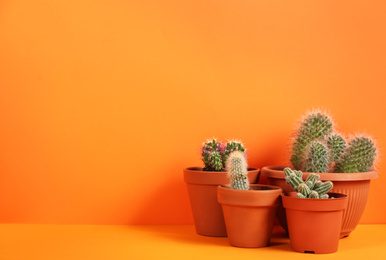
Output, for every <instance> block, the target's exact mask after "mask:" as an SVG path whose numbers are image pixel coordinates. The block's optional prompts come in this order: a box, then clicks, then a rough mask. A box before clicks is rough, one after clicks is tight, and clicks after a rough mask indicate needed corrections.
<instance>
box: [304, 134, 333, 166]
mask: <svg viewBox="0 0 386 260" xmlns="http://www.w3.org/2000/svg"><path fill="white" fill-rule="evenodd" d="M305 156H306V157H305V163H304V171H306V172H318V173H321V172H327V171H328V167H329V165H330V157H329V151H328V148H327V146H326V145H325V144H324V143H322V142H320V141H313V142H311V144H310V145H309V147H308V148H307V152H306V155H305Z"/></svg>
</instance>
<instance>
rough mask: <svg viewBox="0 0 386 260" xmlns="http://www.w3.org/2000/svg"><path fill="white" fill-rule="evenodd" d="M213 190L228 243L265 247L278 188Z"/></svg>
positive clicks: (223, 188)
mask: <svg viewBox="0 0 386 260" xmlns="http://www.w3.org/2000/svg"><path fill="white" fill-rule="evenodd" d="M217 191H218V192H217V196H218V202H219V203H220V204H221V205H222V209H223V212H224V218H225V224H226V229H227V231H228V240H229V243H230V244H231V245H232V246H237V247H263V246H268V245H269V241H270V239H271V234H272V228H273V222H274V220H275V215H276V209H277V207H278V206H279V205H280V194H282V189H280V188H279V187H274V186H269V185H260V184H251V187H250V189H249V190H235V189H231V188H229V187H224V186H219V187H218V188H217Z"/></svg>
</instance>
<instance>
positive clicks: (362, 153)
mask: <svg viewBox="0 0 386 260" xmlns="http://www.w3.org/2000/svg"><path fill="white" fill-rule="evenodd" d="M376 156H377V149H376V146H375V144H374V141H373V140H372V139H371V138H370V137H367V136H357V137H354V138H353V139H351V140H350V142H349V144H348V146H347V149H346V151H345V152H344V153H343V155H342V156H341V158H339V160H338V161H337V163H336V166H335V172H367V171H370V170H371V168H372V166H373V164H374V161H375V159H376Z"/></svg>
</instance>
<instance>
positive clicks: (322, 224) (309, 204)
mask: <svg viewBox="0 0 386 260" xmlns="http://www.w3.org/2000/svg"><path fill="white" fill-rule="evenodd" d="M328 194H329V196H330V198H329V199H299V198H296V192H290V193H287V194H285V195H282V201H283V207H284V208H285V211H286V214H287V222H288V232H289V237H290V244H291V247H292V249H293V250H294V251H297V252H302V253H315V254H329V253H334V252H336V251H338V245H339V238H340V230H341V226H342V216H343V210H344V209H346V208H347V195H345V194H340V193H328ZM331 197H333V198H331Z"/></svg>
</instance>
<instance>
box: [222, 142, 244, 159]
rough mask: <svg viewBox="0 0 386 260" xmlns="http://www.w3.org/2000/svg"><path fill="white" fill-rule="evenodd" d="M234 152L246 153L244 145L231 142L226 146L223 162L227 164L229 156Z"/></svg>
mask: <svg viewBox="0 0 386 260" xmlns="http://www.w3.org/2000/svg"><path fill="white" fill-rule="evenodd" d="M234 151H241V152H245V148H244V146H243V144H242V143H241V142H240V141H229V142H228V143H227V144H226V147H225V149H224V150H223V152H222V154H221V156H222V161H223V162H226V161H227V160H228V156H229V154H230V153H232V152H234Z"/></svg>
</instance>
